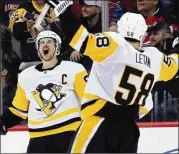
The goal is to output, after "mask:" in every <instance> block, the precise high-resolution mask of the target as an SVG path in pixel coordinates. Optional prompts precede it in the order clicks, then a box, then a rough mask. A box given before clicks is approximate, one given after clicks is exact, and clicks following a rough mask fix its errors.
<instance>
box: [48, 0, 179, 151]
mask: <svg viewBox="0 0 179 154" xmlns="http://www.w3.org/2000/svg"><path fill="white" fill-rule="evenodd" d="M48 3H49V4H50V5H51V6H52V7H54V12H55V14H56V17H58V16H59V17H60V20H61V23H62V29H63V31H64V33H65V35H66V36H67V37H70V38H71V43H70V45H71V46H72V47H73V48H74V49H75V50H77V51H80V52H81V53H83V54H84V55H87V56H89V57H90V58H91V59H92V60H93V61H94V63H93V67H92V70H91V73H90V76H89V79H88V82H87V85H86V88H85V93H84V96H83V99H82V106H81V117H82V120H83V122H82V124H81V125H80V127H79V129H78V131H77V133H76V136H75V138H74V141H73V144H72V145H71V147H70V148H69V149H70V151H69V152H71V153H85V152H86V153H93V152H96V153H98V152H100V153H136V152H137V147H138V140H139V136H140V135H139V134H140V133H139V128H138V126H137V125H136V120H137V119H138V117H139V107H140V106H142V107H145V106H148V105H150V104H151V103H152V98H151V93H150V92H151V90H152V87H153V85H154V83H155V82H156V81H157V80H163V81H167V80H170V79H172V78H173V76H174V75H175V74H176V72H177V70H178V63H177V62H178V55H177V54H172V55H170V56H166V55H164V54H162V53H161V52H160V51H158V50H157V49H156V48H154V47H145V48H142V47H141V46H142V42H143V40H144V37H145V34H146V31H147V25H146V22H145V20H144V18H143V17H142V15H140V14H134V13H125V14H124V15H123V16H122V17H121V19H120V20H119V21H118V23H117V25H118V33H115V32H105V33H98V34H96V35H93V34H91V33H89V32H88V31H87V29H86V28H85V27H84V26H83V25H81V24H80V23H79V21H78V20H77V19H76V18H75V16H74V15H73V14H72V13H71V10H70V5H71V4H72V2H71V1H59V2H58V4H57V3H56V4H54V2H53V3H52V2H51V1H50V0H49V2H48ZM70 23H71V24H70Z"/></svg>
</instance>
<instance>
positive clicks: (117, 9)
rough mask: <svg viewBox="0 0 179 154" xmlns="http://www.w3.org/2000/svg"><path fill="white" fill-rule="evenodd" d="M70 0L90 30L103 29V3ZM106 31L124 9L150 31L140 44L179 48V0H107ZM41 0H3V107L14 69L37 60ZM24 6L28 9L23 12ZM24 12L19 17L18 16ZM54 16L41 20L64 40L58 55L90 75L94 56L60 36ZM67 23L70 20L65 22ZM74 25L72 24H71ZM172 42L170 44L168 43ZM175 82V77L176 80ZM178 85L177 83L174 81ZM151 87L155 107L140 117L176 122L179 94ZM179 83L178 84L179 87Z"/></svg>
mask: <svg viewBox="0 0 179 154" xmlns="http://www.w3.org/2000/svg"><path fill="white" fill-rule="evenodd" d="M93 2H94V1H92V0H90V1H86V0H74V4H73V6H72V11H73V12H74V14H75V15H76V17H77V18H79V19H80V21H81V22H82V24H83V25H84V26H85V27H86V28H87V30H88V31H89V32H91V33H98V32H102V14H101V6H102V5H101V2H100V1H99V2H98V3H95V4H96V5H93V4H94V3H93ZM108 3H109V31H114V32H116V31H117V24H116V22H117V21H118V20H119V19H120V17H121V16H122V14H123V13H125V12H128V11H129V12H135V13H140V14H142V15H143V16H144V17H145V20H146V23H147V25H148V31H147V35H146V38H145V40H144V43H143V46H155V47H157V48H158V49H159V50H160V51H161V52H163V53H165V54H170V53H172V51H173V50H176V49H178V50H179V41H178V43H175V44H174V43H173V41H174V40H175V38H177V37H179V1H178V0H109V2H108ZM44 4H45V2H44V0H2V1H1V2H0V11H1V12H0V14H1V15H2V16H1V22H0V23H1V25H0V26H1V50H2V53H3V60H2V71H1V79H2V81H1V82H2V91H3V108H4V110H5V109H6V108H7V107H8V106H9V104H11V102H12V99H13V97H14V95H15V91H16V84H17V78H18V73H19V72H20V71H22V70H23V69H24V68H26V67H28V66H30V65H31V64H34V63H36V62H37V63H38V61H40V59H39V57H38V55H37V52H36V49H35V43H34V40H35V37H36V35H37V34H36V31H35V29H34V27H33V25H34V24H35V19H36V18H38V16H37V15H39V14H40V12H41V11H42V9H43V7H44ZM24 10H26V13H25V14H24ZM22 15H23V18H22ZM51 18H53V14H52V13H51V10H49V12H48V16H47V17H46V18H45V20H44V23H43V24H44V27H45V28H46V29H51V30H52V31H55V32H56V33H57V34H58V35H59V36H60V37H61V38H62V49H61V54H60V57H59V58H60V59H62V60H71V61H75V62H78V63H81V64H82V65H83V66H84V67H85V68H86V69H87V70H88V72H89V73H90V68H91V66H92V60H91V59H90V58H89V57H86V56H82V55H81V54H80V53H79V52H78V51H75V50H74V49H73V48H71V47H70V46H69V42H70V40H69V39H68V38H66V37H65V36H64V35H63V31H61V28H60V21H59V20H55V22H54V23H51V24H49V20H50V19H51ZM69 22H70V21H69ZM71 25H72V26H73V23H71ZM172 45H173V46H172ZM175 80H178V78H176V79H175ZM178 83H179V82H178ZM156 87H157V88H155V90H154V91H153V100H154V109H153V110H152V111H151V112H150V113H149V114H148V115H147V116H146V117H144V118H143V119H141V121H177V120H178V111H177V105H178V96H177V95H174V94H173V95H172V94H171V93H168V92H167V91H166V90H165V89H164V88H163V87H162V86H156ZM178 87H179V86H178Z"/></svg>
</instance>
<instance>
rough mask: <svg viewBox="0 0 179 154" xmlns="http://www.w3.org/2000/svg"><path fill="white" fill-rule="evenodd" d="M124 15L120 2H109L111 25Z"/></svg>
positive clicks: (116, 0) (115, 0)
mask: <svg viewBox="0 0 179 154" xmlns="http://www.w3.org/2000/svg"><path fill="white" fill-rule="evenodd" d="M122 14H123V8H122V7H121V3H120V1H119V0H109V23H111V22H117V21H118V20H119V19H120V18H121V16H122Z"/></svg>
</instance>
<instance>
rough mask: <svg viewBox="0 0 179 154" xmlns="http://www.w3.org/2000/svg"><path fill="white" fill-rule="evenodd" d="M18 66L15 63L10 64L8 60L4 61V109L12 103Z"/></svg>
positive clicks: (2, 74) (2, 72)
mask: <svg viewBox="0 0 179 154" xmlns="http://www.w3.org/2000/svg"><path fill="white" fill-rule="evenodd" d="M17 70H18V69H17V67H14V65H13V63H12V64H10V63H9V62H8V60H3V61H2V71H1V82H2V96H3V98H2V99H3V111H4V110H6V109H7V108H8V107H9V105H10V104H11V102H12V100H13V98H14V95H15V92H16V84H17V73H18V71H17Z"/></svg>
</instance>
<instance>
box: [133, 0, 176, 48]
mask: <svg viewBox="0 0 179 154" xmlns="http://www.w3.org/2000/svg"><path fill="white" fill-rule="evenodd" d="M135 1H136V5H137V12H139V13H140V14H142V15H143V16H144V17H145V20H146V23H147V25H149V26H151V25H153V24H154V22H156V21H157V20H160V19H164V20H165V21H166V22H167V24H168V25H169V26H170V25H171V26H173V27H175V28H178V26H176V23H177V21H176V19H175V18H174V17H173V16H172V14H169V13H168V12H167V11H166V10H165V11H164V10H163V9H162V5H161V1H160V0H135ZM144 43H145V44H146V45H148V44H149V43H150V41H149V36H146V39H145V40H144ZM145 44H144V45H145Z"/></svg>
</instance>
